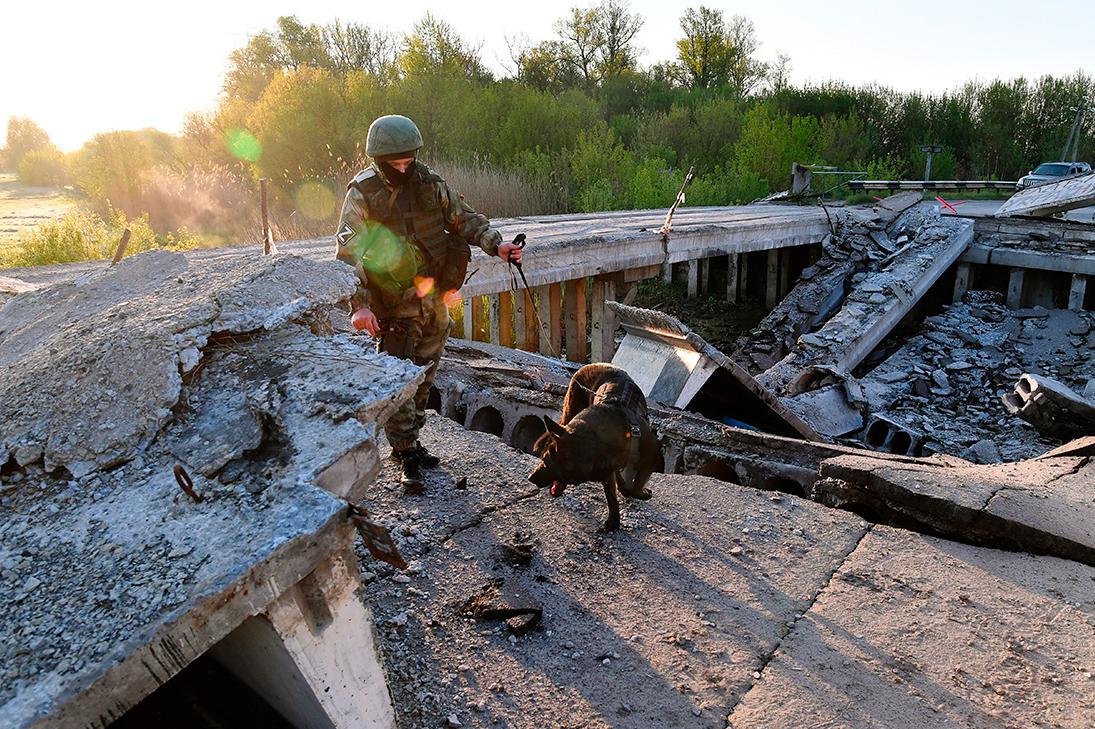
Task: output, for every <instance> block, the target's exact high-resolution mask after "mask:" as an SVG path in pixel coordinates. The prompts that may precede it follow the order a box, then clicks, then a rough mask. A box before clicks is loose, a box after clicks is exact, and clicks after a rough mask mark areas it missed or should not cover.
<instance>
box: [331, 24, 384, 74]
mask: <svg viewBox="0 0 1095 729" xmlns="http://www.w3.org/2000/svg"><path fill="white" fill-rule="evenodd" d="M320 35H321V38H322V41H323V45H324V47H325V48H326V52H327V56H328V58H330V61H331V64H330V68H331V70H332V71H334V73H336V74H337V75H339V76H347V75H349V74H350V73H352V72H354V71H363V72H365V73H367V74H369V75H370V76H373V77H374V78H376V79H379V80H381V81H389V80H391V79H392V77H393V75H394V73H395V71H396V63H395V61H396V55H397V51H398V43H397V41H396V38H395V36H393V35H392V34H391V33H388V32H387V31H383V30H377V29H374V28H370V27H368V26H366V25H361V24H360V23H345V24H343V23H342V22H341V21H339V20H335V21H334V22H333V23H330V24H328V25H325V26H323V28H321V29H320Z"/></svg>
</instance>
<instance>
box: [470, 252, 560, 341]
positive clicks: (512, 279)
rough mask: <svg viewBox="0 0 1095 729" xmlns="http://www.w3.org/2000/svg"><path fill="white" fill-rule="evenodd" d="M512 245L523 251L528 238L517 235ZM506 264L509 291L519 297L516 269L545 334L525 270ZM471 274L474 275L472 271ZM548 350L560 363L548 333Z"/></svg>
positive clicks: (511, 263)
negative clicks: (514, 273)
mask: <svg viewBox="0 0 1095 729" xmlns="http://www.w3.org/2000/svg"><path fill="white" fill-rule="evenodd" d="M512 243H513V245H515V246H517V247H518V248H520V249H521V250H524V249H525V244H526V243H528V238H527V237H526V236H525V234H524V233H518V234H517V235H516V236H514V238H513V241H512ZM506 263H507V264H508V265H509V269H508V270H507V273H509V290H510V291H511V292H513V294H514V295H515V296H520V289H519V288H518V286H517V277H516V276H514V275H513V269H515V268H516V269H517V273H518V274H520V276H521V284H522V285H523V286H524V287H525V295H526V296H527V297H528V301H529V303H530V304H532V313H533V314H535V315H536V326H538V327H539V328H540V332H541V333H543V332H545V331H546V328H545V327H544V321H543V319H541V318H540V307H539V306H537V304H536V297H535V296H533V295H532V288H531V287H529V285H528V279H527V278H525V270H524V269H523V268H522V267H521V263H520V262H519V261H512V260H510V259H509V258H506ZM476 270H479V269H476ZM472 273H474V271H473V272H472ZM469 278H470V277H469ZM548 349H549V350H551V353H552V354H553V355H555V356H556V357H558V358H559V360H560V361H562V359H563V353H562V352H556V351H555V349H554V348H553V347H552V346H551V333H550V332H548Z"/></svg>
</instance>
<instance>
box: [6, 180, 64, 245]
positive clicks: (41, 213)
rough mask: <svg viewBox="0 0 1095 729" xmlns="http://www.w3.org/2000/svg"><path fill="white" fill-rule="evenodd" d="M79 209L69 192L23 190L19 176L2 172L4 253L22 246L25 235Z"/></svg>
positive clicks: (59, 189) (54, 188)
mask: <svg viewBox="0 0 1095 729" xmlns="http://www.w3.org/2000/svg"><path fill="white" fill-rule="evenodd" d="M75 206H76V197H75V196H74V195H73V194H72V193H70V192H68V191H66V190H63V189H61V188H57V187H23V186H21V185H20V184H19V181H18V180H17V179H16V177H15V175H13V174H9V173H2V172H0V253H3V252H4V251H6V250H7V249H10V248H12V247H14V246H16V245H18V244H19V233H20V232H21V231H24V230H28V229H30V228H33V227H35V226H37V225H41V224H42V223H44V222H46V221H48V220H52V219H53V218H57V217H60V216H62V215H64V214H65V213H66V212H68V211H69V210H71V209H72V208H73V207H75ZM2 257H3V256H0V258H2Z"/></svg>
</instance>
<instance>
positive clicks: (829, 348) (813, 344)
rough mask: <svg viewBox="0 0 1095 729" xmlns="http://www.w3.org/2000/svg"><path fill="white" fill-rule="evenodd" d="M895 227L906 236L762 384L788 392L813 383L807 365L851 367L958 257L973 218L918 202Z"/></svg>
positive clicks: (846, 369) (766, 374) (808, 387)
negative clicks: (947, 216) (947, 213)
mask: <svg viewBox="0 0 1095 729" xmlns="http://www.w3.org/2000/svg"><path fill="white" fill-rule="evenodd" d="M898 231H900V232H901V237H904V238H906V239H907V240H908V242H907V243H905V244H904V245H903V246H902V247H901V248H900V249H898V250H897V251H895V252H894V253H891V254H889V255H888V256H886V257H885V258H884V259H882V260H881V261H880V262H879V264H878V269H877V270H874V271H872V272H870V273H868V274H867V276H866V277H865V278H863V279H862V280H861V281H860V282H859V283H858V285H857V287H856V288H854V289H853V290H852V291H851V292H850V293H849V294H848V296H847V297H846V298H845V300H844V303H843V305H842V306H841V308H840V310H839V311H838V312H837V313H835V314H834V315H833V316H832V317H831V318H830V319H829V320H828V321H827V322H825V324H824V325H823V326H821V327H820V328H818V329H816V330H815V331H812V332H809V333H808V334H803V335H802V336H800V337H799V338H798V341H797V342H796V344H795V346H794V348H793V349H792V350H791V351H790V352H789V353H788V354H787V356H786V357H784V358H783V359H782V360H780V362H778V363H777V364H776V365H774V366H773V367H772V368H771V369H769V370H767V371H766V372H764V373H763V374H760V375H758V376H757V381H758V382H759V383H760V384H761V385H762V386H764V387H767V388H769V389H770V390H772V391H773V392H775V393H776V394H777V395H780V396H793V395H797V394H799V393H802V392H806V391H808V390H811V389H813V388H814V387H815V385H816V380H817V377H816V375H814V374H812V372H811V370H817V369H820V370H825V371H830V372H836V373H851V371H852V369H853V368H854V367H855V366H856V365H858V364H859V363H860V362H862V361H863V359H864V358H865V357H866V356H867V355H868V354H869V353H870V352H871V351H872V350H873V349H874V348H875V347H877V346H878V344H879V343H880V342H881V341H882V340H883V339H884V338H885V337H886V335H887V334H889V333H890V331H891V330H892V329H893V328H894V327H895V326H896V325H897V323H898V322H900V321H901V319H902V318H903V317H904V316H905V315H906V314H907V313H908V312H909V310H910V309H911V308H912V306H913V305H914V304H915V303H916V302H917V301H919V300H920V298H921V297H922V296H923V295H924V294H925V293H926V292H927V290H928V289H929V288H930V287H931V285H932V284H934V283H935V282H936V281H937V280H938V279H939V277H940V276H941V275H942V274H943V272H944V271H946V270H947V268H949V267H950V265H951V264H952V263H954V261H955V260H957V259H958V257H959V256H960V255H961V254H962V252H963V251H964V250H965V249H966V247H967V246H968V245H969V243H970V241H971V240H972V239H973V222H972V221H970V220H960V219H943V218H941V217H940V216H939V211H938V210H937V209H936V208H935V207H933V206H928V205H924V206H917V207H915V208H913V209H911V210H909V211H908V212H906V213H905V214H904V215H902V217H901V218H900V219H899V220H898V221H897V223H895V224H894V232H895V233H896V232H898ZM901 237H899V238H898V239H899V240H900V239H901ZM868 288H869V289H872V290H874V292H873V293H872V292H871V291H868V290H866V289H868ZM881 292H885V293H881Z"/></svg>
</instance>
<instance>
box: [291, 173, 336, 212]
mask: <svg viewBox="0 0 1095 729" xmlns="http://www.w3.org/2000/svg"><path fill="white" fill-rule="evenodd" d="M296 199H297V210H299V211H300V212H301V214H302V215H304V217H306V218H311V219H312V220H326V219H327V218H329V217H331V215H332V214H334V212H335V205H336V203H337V201H336V200H335V194H334V193H333V192H331V191H330V190H329V189H327V186H326V185H324V184H323V183H321V182H317V181H315V180H309V181H308V182H305V183H304V184H303V185H301V186H300V187H299V188H297V194H296Z"/></svg>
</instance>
